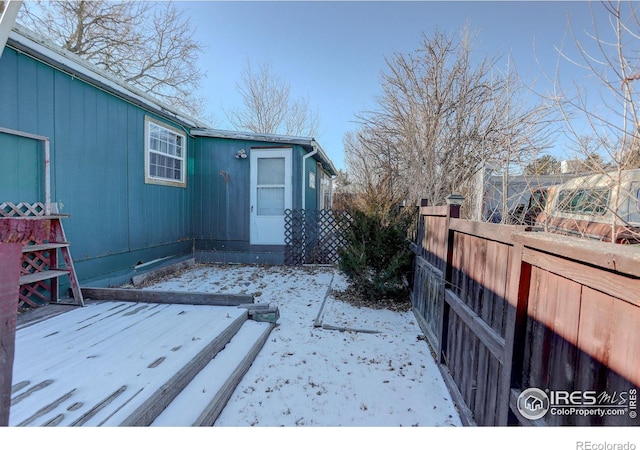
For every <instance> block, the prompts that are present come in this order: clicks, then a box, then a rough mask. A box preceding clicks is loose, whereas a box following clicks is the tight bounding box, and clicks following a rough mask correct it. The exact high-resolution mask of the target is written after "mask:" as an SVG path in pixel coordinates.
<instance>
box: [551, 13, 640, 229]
mask: <svg viewBox="0 0 640 450" xmlns="http://www.w3.org/2000/svg"><path fill="white" fill-rule="evenodd" d="M589 8H590V9H591V16H592V21H591V24H592V29H590V30H583V32H581V33H580V34H578V33H577V32H576V30H575V29H574V27H573V26H572V24H571V22H570V21H569V33H570V42H569V43H570V44H572V46H563V47H562V48H559V49H558V51H559V54H560V56H561V62H565V63H568V64H569V65H570V66H571V67H572V68H573V69H574V70H576V69H578V70H581V71H582V73H583V74H584V76H582V77H581V78H580V80H581V81H580V82H573V84H566V83H564V84H563V83H562V82H561V81H560V78H559V77H558V75H556V78H555V79H553V81H554V92H553V94H552V96H550V98H553V99H555V100H556V103H557V106H558V110H559V111H561V113H562V115H563V117H564V119H565V124H566V128H567V134H568V135H569V136H571V137H572V140H573V144H574V148H573V149H572V152H573V153H572V155H571V156H572V157H574V158H577V159H579V160H583V161H584V163H583V164H584V165H583V167H584V168H585V169H587V170H588V171H590V172H595V173H599V174H602V175H603V176H604V177H607V178H608V179H609V183H610V185H611V186H620V185H621V180H622V177H623V171H624V170H625V169H632V168H640V101H639V98H638V95H639V93H640V92H639V91H638V87H639V86H640V85H638V82H639V81H640V55H639V54H638V51H637V47H638V43H640V16H639V15H638V13H639V12H640V3H637V2H634V1H604V2H599V3H597V4H591V3H590V4H589ZM560 69H561V65H559V66H558V68H557V70H556V74H559V73H560ZM585 79H589V80H591V84H590V85H589V86H586V85H585V84H584V81H582V80H585ZM594 99H595V100H594ZM577 123H580V124H584V126H583V127H581V128H580V127H578V126H577V125H576V124H577ZM620 195H622V193H620ZM624 195H627V196H629V198H634V197H635V195H636V194H635V193H629V192H627V193H624ZM611 217H612V220H611V227H612V236H615V230H616V226H617V225H621V224H622V225H624V224H626V223H625V222H626V221H625V218H623V217H620V215H619V213H618V211H617V210H613V211H612V214H611Z"/></svg>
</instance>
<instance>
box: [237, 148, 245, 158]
mask: <svg viewBox="0 0 640 450" xmlns="http://www.w3.org/2000/svg"><path fill="white" fill-rule="evenodd" d="M246 158H247V152H246V151H245V150H244V149H243V148H241V149H240V150H238V151H237V152H236V159H246Z"/></svg>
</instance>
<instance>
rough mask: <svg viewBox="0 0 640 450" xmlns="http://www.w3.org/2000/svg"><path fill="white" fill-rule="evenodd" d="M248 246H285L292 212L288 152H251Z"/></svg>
mask: <svg viewBox="0 0 640 450" xmlns="http://www.w3.org/2000/svg"><path fill="white" fill-rule="evenodd" d="M250 201H251V244H252V245H284V211H285V209H290V208H291V149H283V148H279V149H273V150H272V149H252V150H251V195H250Z"/></svg>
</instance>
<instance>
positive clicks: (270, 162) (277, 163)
mask: <svg viewBox="0 0 640 450" xmlns="http://www.w3.org/2000/svg"><path fill="white" fill-rule="evenodd" d="M265 184H271V185H273V184H278V185H284V158H258V185H265Z"/></svg>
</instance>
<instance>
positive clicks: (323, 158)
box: [191, 128, 338, 175]
mask: <svg viewBox="0 0 640 450" xmlns="http://www.w3.org/2000/svg"><path fill="white" fill-rule="evenodd" d="M191 135H192V136H196V137H212V138H220V139H238V140H247V141H256V142H272V143H276V144H289V145H301V146H303V147H307V148H309V149H310V151H313V150H316V151H317V155H318V156H319V158H317V159H319V160H320V162H321V163H322V164H323V166H324V167H325V169H326V170H327V171H328V172H330V173H331V175H337V174H338V171H337V169H336V168H335V166H334V164H333V162H332V161H331V159H329V157H328V156H327V154H326V153H325V151H324V150H323V148H322V146H321V145H320V144H319V143H318V141H317V140H316V139H315V138H313V137H303V136H288V135H282V134H269V133H253V132H250V131H233V130H219V129H213V128H199V129H193V130H191Z"/></svg>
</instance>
